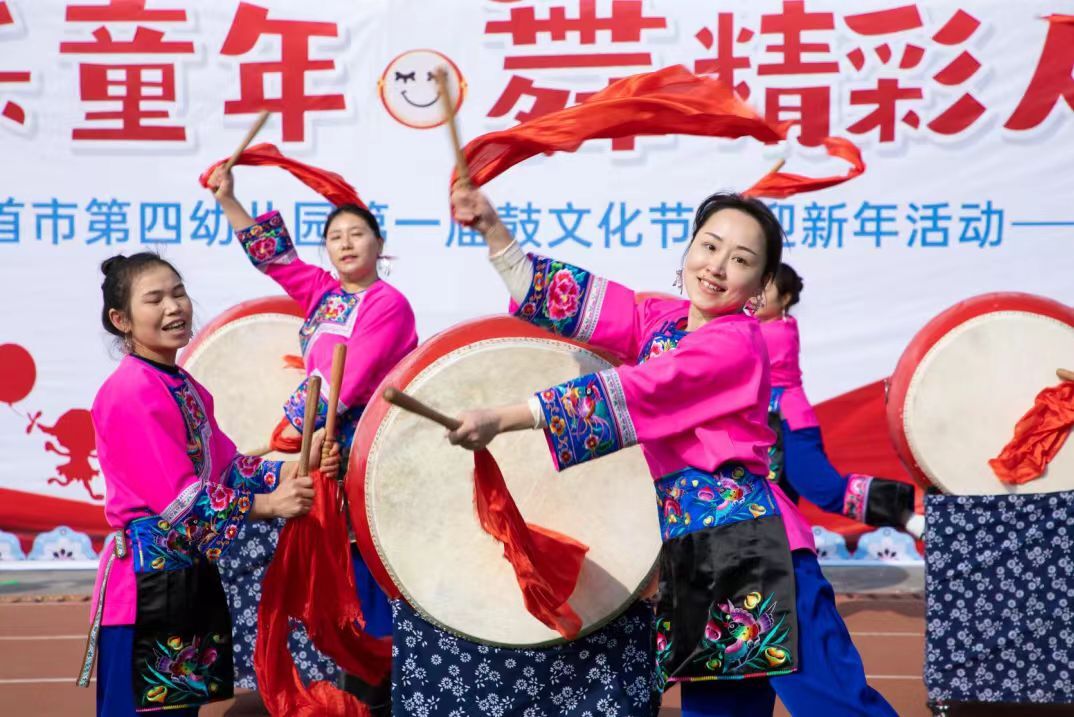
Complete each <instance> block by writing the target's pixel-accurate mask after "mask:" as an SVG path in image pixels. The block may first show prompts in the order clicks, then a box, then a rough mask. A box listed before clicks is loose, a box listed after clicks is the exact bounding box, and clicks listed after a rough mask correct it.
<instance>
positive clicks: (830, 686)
mask: <svg viewBox="0 0 1074 717" xmlns="http://www.w3.org/2000/svg"><path fill="white" fill-rule="evenodd" d="M793 560H794V578H795V585H796V589H797V598H796V604H797V607H798V658H799V663H798V671H797V672H794V673H792V674H789V675H782V676H780V677H773V678H771V679H765V678H750V679H745V680H736V681H714V682H684V683H682V714H683V717H757V716H758V715H771V714H772V710H773V709H774V708H775V703H776V695H779V699H780V700H781V701H782V702H783V705H784V706H785V707H786V708H787V711H788V712H790V713H791V714H792V715H795V716H796V717H797V716H799V715H801V716H803V717H813V715H818V716H821V717H851V716H853V717H887V716H889V715H890V717H898V716H897V715H896V713H895V710H893V709H892V708H891V705H889V704H888V703H887V700H885V699H884V698H883V697H882V696H881V695H880V693H879V692H877V691H876V690H874V689H873V688H872V687H870V686H869V685H868V684H867V683H866V681H865V668H864V667H863V666H862V664H861V657H860V656H859V655H858V651H857V649H856V648H855V647H854V643H853V642H852V641H851V639H850V633H849V632H847V628H846V625H844V624H843V618H842V616H840V615H839V612H838V611H837V610H836V608H835V592H834V591H833V590H832V586H831V585H830V584H829V583H828V581H827V580H825V578H824V575H823V574H821V572H820V565H819V564H818V563H817V556H816V555H814V554H813V553H811V552H809V551H807V550H797V551H795V552H794V555H793Z"/></svg>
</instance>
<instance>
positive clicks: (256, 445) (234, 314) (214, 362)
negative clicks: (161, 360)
mask: <svg viewBox="0 0 1074 717" xmlns="http://www.w3.org/2000/svg"><path fill="white" fill-rule="evenodd" d="M302 321H303V316H302V310H301V308H300V307H299V306H298V304H297V303H295V302H294V301H293V300H291V299H290V298H288V297H286V296H270V297H266V298H262V299H254V300H252V301H244V302H243V303H241V304H238V305H236V306H233V307H231V308H230V309H228V310H227V311H225V312H223V313H222V314H220V315H219V316H217V317H216V318H214V319H213V320H212V321H211V322H209V325H208V326H206V327H205V328H204V329H202V330H201V331H199V332H198V334H197V336H195V337H194V340H193V341H191V342H190V345H189V346H187V348H186V349H185V350H184V351H183V354H182V356H180V358H179V365H180V366H182V367H183V368H185V369H186V370H187V371H189V372H190V375H191V376H193V377H194V378H195V379H197V380H198V381H199V382H200V383H201V384H202V385H204V386H205V388H207V389H209V392H210V393H211V394H212V395H213V402H214V409H215V413H216V420H217V422H218V423H219V424H220V428H221V429H222V430H223V431H224V433H226V434H227V435H228V436H229V437H230V438H231V440H233V441H235V444H236V446H237V447H238V449H239V452H240V453H251V452H257V451H260V450H263V449H264V448H265V447H266V446H268V442H269V439H270V438H271V437H272V430H273V429H274V428H275V427H276V424H277V423H279V421H280V418H281V417H282V416H283V404H284V402H286V401H287V398H288V397H289V396H290V395H291V393H292V392H293V391H294V390H295V387H296V386H298V384H299V383H301V381H302V379H303V378H305V373H304V372H303V370H302V369H301V368H300V367H299V366H296V365H294V363H293V362H289V361H288V360H287V359H286V357H287V356H298V355H299V354H300V353H301V350H300V348H299V343H298V330H299V327H301V325H302ZM266 457H268V458H280V459H282V458H286V457H287V456H284V455H283V454H279V455H277V454H268V455H267V456H266ZM290 457H291V458H293V456H290Z"/></svg>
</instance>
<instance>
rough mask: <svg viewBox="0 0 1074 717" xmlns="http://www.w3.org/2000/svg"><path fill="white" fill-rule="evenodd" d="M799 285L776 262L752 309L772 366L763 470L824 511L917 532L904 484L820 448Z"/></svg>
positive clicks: (919, 519) (920, 522)
mask: <svg viewBox="0 0 1074 717" xmlns="http://www.w3.org/2000/svg"><path fill="white" fill-rule="evenodd" d="M803 288H804V282H803V281H802V278H801V277H800V276H799V275H798V272H796V271H795V270H794V268H793V267H791V266H790V265H789V264H780V265H779V268H778V269H777V270H776V276H775V278H774V279H773V280H772V281H770V282H769V283H768V285H767V286H766V287H765V292H764V297H763V300H762V301H761V302H760V305H759V306H758V307H757V310H756V313H755V316H756V317H757V320H758V321H760V322H761V336H763V337H764V341H765V345H766V346H767V347H768V360H769V363H770V365H771V367H772V398H771V401H770V402H769V406H768V410H769V422H768V423H769V426H771V427H772V429H773V430H775V431H776V436H777V440H776V443H775V445H774V446H773V447H772V450H771V452H770V454H769V455H770V458H771V462H770V466H769V476H768V477H769V478H770V479H772V480H776V481H779V484H780V487H781V488H782V489H783V490H784V492H786V493H787V494H788V495H789V496H790V497H791V498H792V499H793V498H796V497H797V496H798V495H801V496H802V497H804V498H806V499H807V500H809V501H810V502H812V503H813V504H815V505H816V506H817V507H819V508H820V509H821V510H824V511H827V512H829V513H838V514H842V515H845V516H846V517H848V518H852V519H853V520H857V521H860V522H862V523H865V524H866V525H873V526H892V527H896V528H905V529H907V531H908V532H910V533H911V534H913V535H914V537H921V533H922V532H923V529H924V522H925V521H924V517H923V516H921V515H918V514H916V513H914V487H913V486H912V485H911V484H909V483H905V482H903V481H896V480H889V479H887V478H878V477H875V476H870V475H863V474H861V473H851V474H849V475H847V476H843V475H842V474H840V473H839V471H837V470H836V469H835V467H834V466H833V465H832V463H831V461H830V460H828V456H827V455H826V454H825V452H824V441H823V440H822V438H821V435H820V423H819V421H817V415H816V414H815V413H814V412H813V406H812V405H810V403H809V399H808V398H806V395H805V389H804V388H803V387H802V369H801V368H800V366H799V361H798V356H799V352H800V351H801V342H800V341H799V338H798V322H797V320H795V318H794V316H792V315H791V314H790V310H791V307H792V306H795V305H796V304H797V303H798V301H799V299H800V297H801V294H802V289H803Z"/></svg>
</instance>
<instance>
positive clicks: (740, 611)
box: [656, 592, 797, 682]
mask: <svg viewBox="0 0 1074 717" xmlns="http://www.w3.org/2000/svg"><path fill="white" fill-rule="evenodd" d="M736 603H737V604H736ZM786 622H787V612H786V611H785V610H781V609H780V608H779V605H778V601H777V600H776V599H775V598H774V597H773V596H772V595H769V596H767V597H766V596H763V595H762V594H761V593H759V592H751V593H749V594H747V595H745V596H744V597H743V598H741V599H740V600H736V601H732V600H730V599H727V600H722V601H720V600H716V601H713V602H712V604H711V605H710V606H709V619H708V622H706V623H705V632H704V634H703V635H702V636H701V639H700V640H699V641H698V645H697V648H696V649H695V650H694V656H693V658H692V660H691V661H692V662H694V663H698V662H700V663H703V664H704V669H705V671H706V672H708V673H710V675H711V676H709V675H706V676H703V677H688V678H683V679H685V680H689V681H698V680H716V679H735V678H746V677H759V676H762V675H769V676H775V675H785V674H787V673H789V672H794V671H795V670H796V669H797V667H796V665H795V660H794V654H793V651H792V650H793V646H791V645H789V644H788V643H789V642H790V638H791V630H790V628H789V627H788V626H787V624H786ZM672 634H673V633H672V628H671V620H669V619H666V618H660V619H658V620H657V624H656V650H657V669H658V672H659V677H660V679H661V681H662V682H667V681H669V676H668V669H669V667H670V665H668V664H667V663H668V662H669V661H670V660H671V659H672V644H671V642H672V640H671V635H672ZM670 681H671V682H678V681H680V680H678V679H676V678H675V677H670Z"/></svg>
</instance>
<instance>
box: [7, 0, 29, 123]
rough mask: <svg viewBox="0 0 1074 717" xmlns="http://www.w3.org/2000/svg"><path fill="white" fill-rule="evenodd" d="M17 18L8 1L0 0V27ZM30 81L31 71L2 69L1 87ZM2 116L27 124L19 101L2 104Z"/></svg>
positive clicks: (11, 22)
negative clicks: (2, 0) (1, 0)
mask: <svg viewBox="0 0 1074 717" xmlns="http://www.w3.org/2000/svg"><path fill="white" fill-rule="evenodd" d="M14 24H15V18H14V16H12V14H11V8H9V7H8V4H7V3H6V2H0V27H3V26H5V25H14ZM29 83H30V73H29V72H23V71H14V70H0V88H2V87H3V86H4V85H25V84H29ZM0 117H3V118H5V119H8V120H10V121H12V122H14V123H15V124H17V125H25V124H26V110H25V109H24V108H23V106H22V105H20V104H19V103H18V102H15V101H14V100H7V101H5V102H3V104H0Z"/></svg>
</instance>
